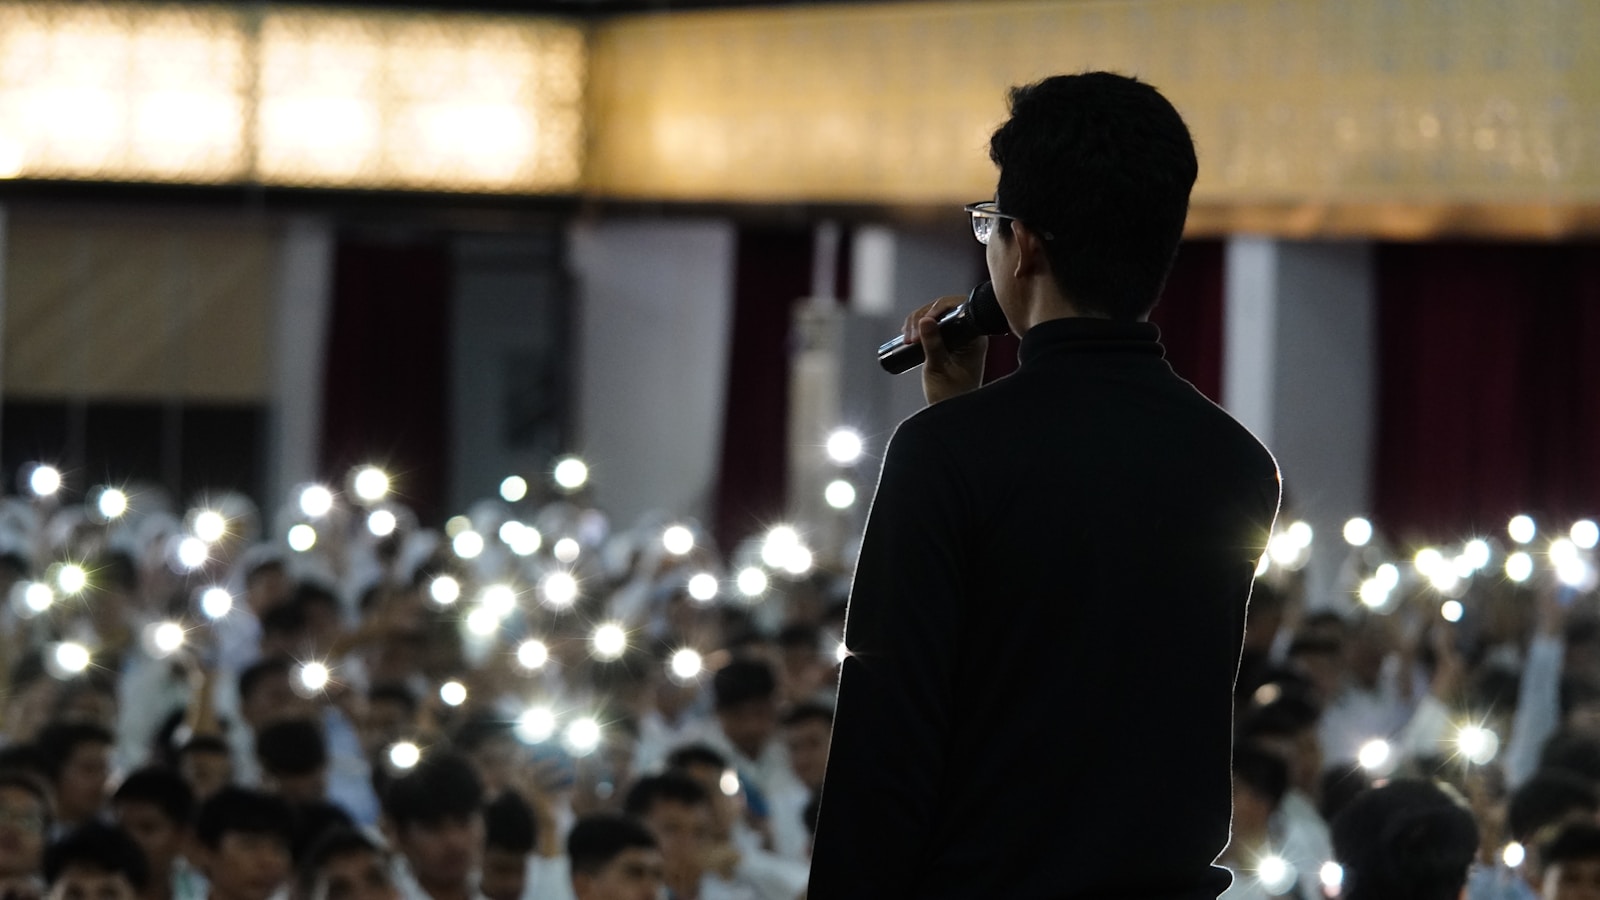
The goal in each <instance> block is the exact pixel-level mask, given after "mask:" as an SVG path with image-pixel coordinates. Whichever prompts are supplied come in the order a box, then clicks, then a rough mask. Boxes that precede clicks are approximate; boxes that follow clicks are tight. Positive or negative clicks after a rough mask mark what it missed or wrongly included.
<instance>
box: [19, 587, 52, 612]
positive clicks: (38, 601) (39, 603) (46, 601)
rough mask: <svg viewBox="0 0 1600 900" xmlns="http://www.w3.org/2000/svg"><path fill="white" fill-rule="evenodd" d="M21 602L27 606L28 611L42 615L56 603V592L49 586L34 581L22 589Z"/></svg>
mask: <svg viewBox="0 0 1600 900" xmlns="http://www.w3.org/2000/svg"><path fill="white" fill-rule="evenodd" d="M22 602H23V603H24V604H26V605H27V607H28V609H29V610H32V611H33V612H36V613H42V612H44V611H45V610H47V609H49V608H50V606H51V604H53V603H55V602H56V592H55V591H52V590H51V589H50V585H48V584H44V583H43V582H39V581H35V582H33V583H32V584H30V585H28V586H27V587H26V588H23V590H22Z"/></svg>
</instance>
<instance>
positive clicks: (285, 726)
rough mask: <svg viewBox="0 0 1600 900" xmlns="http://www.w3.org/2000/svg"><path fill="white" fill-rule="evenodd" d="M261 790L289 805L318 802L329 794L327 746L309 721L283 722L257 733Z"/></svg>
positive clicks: (313, 724)
mask: <svg viewBox="0 0 1600 900" xmlns="http://www.w3.org/2000/svg"><path fill="white" fill-rule="evenodd" d="M256 762H257V764H259V765H260V766H261V776H262V777H261V787H262V789H264V790H266V791H269V792H271V793H274V794H277V795H278V796H280V797H282V798H283V799H285V800H287V801H289V802H290V803H291V804H296V803H320V802H322V801H323V800H325V799H327V793H328V747H327V743H326V742H325V741H324V740H323V737H322V729H321V728H319V727H318V726H317V723H315V722H313V721H311V720H310V719H284V720H283V721H281V722H273V723H272V724H270V725H267V726H266V727H264V728H262V729H261V730H260V731H257V732H256Z"/></svg>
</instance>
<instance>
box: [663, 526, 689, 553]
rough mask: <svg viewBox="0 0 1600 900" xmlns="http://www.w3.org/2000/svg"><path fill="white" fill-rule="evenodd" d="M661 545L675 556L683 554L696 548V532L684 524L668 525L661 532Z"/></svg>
mask: <svg viewBox="0 0 1600 900" xmlns="http://www.w3.org/2000/svg"><path fill="white" fill-rule="evenodd" d="M661 546H663V547H665V548H666V550H667V552H668V553H671V554H672V555H673V556H683V555H684V554H685V553H688V552H689V551H690V550H693V549H694V532H692V531H690V530H689V529H688V528H685V527H684V526H682V525H671V526H668V528H667V530H666V531H663V532H661Z"/></svg>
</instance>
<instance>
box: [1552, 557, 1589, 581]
mask: <svg viewBox="0 0 1600 900" xmlns="http://www.w3.org/2000/svg"><path fill="white" fill-rule="evenodd" d="M1556 580H1557V581H1559V582H1561V583H1562V584H1564V585H1566V586H1567V587H1569V588H1581V587H1583V585H1584V582H1586V581H1588V580H1589V566H1588V564H1586V563H1585V562H1584V561H1583V560H1581V559H1560V560H1557V561H1556Z"/></svg>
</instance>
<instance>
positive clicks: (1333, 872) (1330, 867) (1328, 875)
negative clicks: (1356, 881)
mask: <svg viewBox="0 0 1600 900" xmlns="http://www.w3.org/2000/svg"><path fill="white" fill-rule="evenodd" d="M1317 880H1318V881H1320V882H1322V890H1323V892H1324V893H1326V894H1327V895H1328V896H1330V897H1333V896H1337V895H1338V893H1339V889H1340V888H1342V887H1344V866H1341V865H1339V864H1338V863H1336V862H1334V861H1333V860H1331V859H1330V860H1328V861H1327V862H1325V863H1323V864H1322V868H1321V869H1320V870H1318V872H1317Z"/></svg>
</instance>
